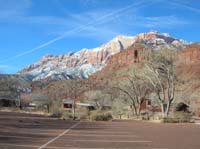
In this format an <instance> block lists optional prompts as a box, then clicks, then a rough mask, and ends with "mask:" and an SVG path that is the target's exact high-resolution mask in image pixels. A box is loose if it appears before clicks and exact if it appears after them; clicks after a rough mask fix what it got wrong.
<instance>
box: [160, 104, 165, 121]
mask: <svg viewBox="0 0 200 149" xmlns="http://www.w3.org/2000/svg"><path fill="white" fill-rule="evenodd" d="M161 112H162V117H163V118H164V117H165V107H164V103H161Z"/></svg>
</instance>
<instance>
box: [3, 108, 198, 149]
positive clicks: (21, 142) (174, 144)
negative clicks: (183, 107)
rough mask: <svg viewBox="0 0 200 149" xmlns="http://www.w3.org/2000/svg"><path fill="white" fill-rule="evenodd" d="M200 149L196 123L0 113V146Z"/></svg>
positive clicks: (19, 148)
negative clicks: (160, 122)
mask: <svg viewBox="0 0 200 149" xmlns="http://www.w3.org/2000/svg"><path fill="white" fill-rule="evenodd" d="M29 148H30V149H31V148H35V149H42V148H45V149H200V125H196V124H155V123H149V122H137V121H112V122H79V121H64V120H58V119H55V118H49V117H43V116H38V115H33V114H22V113H13V112H0V149H29Z"/></svg>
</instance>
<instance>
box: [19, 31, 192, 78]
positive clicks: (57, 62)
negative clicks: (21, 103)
mask: <svg viewBox="0 0 200 149" xmlns="http://www.w3.org/2000/svg"><path fill="white" fill-rule="evenodd" d="M138 39H141V40H143V42H144V43H145V45H146V46H147V47H149V48H153V49H160V48H163V47H165V48H174V49H180V48H183V47H185V45H187V44H188V43H187V42H186V41H184V40H179V39H175V38H173V37H171V36H170V35H169V34H168V33H160V32H157V31H151V32H148V33H141V34H138V35H136V36H123V35H119V36H117V37H115V38H113V39H112V40H111V41H109V42H108V43H106V44H103V45H101V46H100V47H96V48H94V49H86V48H84V49H82V50H80V51H78V52H75V53H70V54H63V55H57V56H55V55H45V56H43V57H42V58H41V59H40V60H39V61H38V62H36V63H34V64H32V65H30V66H28V67H26V68H24V69H23V70H21V71H19V74H21V75H24V76H27V77H28V78H29V79H30V80H41V79H47V78H51V79H55V80H60V79H70V78H87V77H88V76H89V75H91V74H93V73H95V72H97V71H99V70H101V69H102V68H103V67H104V66H105V65H106V64H107V61H108V59H109V57H110V56H111V55H114V54H116V53H119V52H120V51H121V50H124V49H127V48H128V47H130V46H131V45H132V44H134V43H135V42H136V41H137V40H138Z"/></svg>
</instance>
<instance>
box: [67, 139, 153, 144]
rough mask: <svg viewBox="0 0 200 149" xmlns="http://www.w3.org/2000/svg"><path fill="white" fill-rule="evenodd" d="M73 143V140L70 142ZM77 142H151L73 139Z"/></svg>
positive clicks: (145, 141) (148, 141)
mask: <svg viewBox="0 0 200 149" xmlns="http://www.w3.org/2000/svg"><path fill="white" fill-rule="evenodd" d="M68 141H71V140H68ZM73 141H75V142H109V143H150V142H152V141H150V140H84V139H79V140H78V139H73Z"/></svg>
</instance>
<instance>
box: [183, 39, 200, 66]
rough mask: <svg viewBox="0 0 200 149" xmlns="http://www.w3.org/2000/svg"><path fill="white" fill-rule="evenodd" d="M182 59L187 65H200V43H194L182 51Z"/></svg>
mask: <svg viewBox="0 0 200 149" xmlns="http://www.w3.org/2000/svg"><path fill="white" fill-rule="evenodd" d="M181 57H182V60H183V61H184V63H186V64H199V63H200V43H199V42H198V43H193V44H191V45H189V46H187V47H186V48H184V49H183V50H181Z"/></svg>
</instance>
